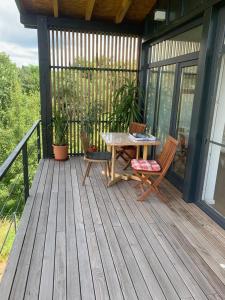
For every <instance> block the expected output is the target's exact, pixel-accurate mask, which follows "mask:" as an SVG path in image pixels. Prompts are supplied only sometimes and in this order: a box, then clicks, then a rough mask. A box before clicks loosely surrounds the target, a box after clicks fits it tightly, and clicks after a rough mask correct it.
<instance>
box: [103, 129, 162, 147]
mask: <svg viewBox="0 0 225 300" xmlns="http://www.w3.org/2000/svg"><path fill="white" fill-rule="evenodd" d="M101 136H102V139H103V141H104V142H105V143H106V145H108V146H145V145H147V146H157V145H160V141H159V140H155V141H135V140H134V139H132V137H131V136H130V134H129V133H124V132H107V133H102V134H101Z"/></svg>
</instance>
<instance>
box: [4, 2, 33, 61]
mask: <svg viewBox="0 0 225 300" xmlns="http://www.w3.org/2000/svg"><path fill="white" fill-rule="evenodd" d="M2 51H3V52H6V53H7V54H8V55H9V56H10V58H11V60H12V61H13V62H15V63H16V64H17V65H18V66H22V65H29V64H38V52H37V32H36V30H35V29H26V28H24V27H23V25H21V24H20V19H19V11H18V9H17V6H16V4H15V0H0V52H2Z"/></svg>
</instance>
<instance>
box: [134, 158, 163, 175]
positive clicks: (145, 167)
mask: <svg viewBox="0 0 225 300" xmlns="http://www.w3.org/2000/svg"><path fill="white" fill-rule="evenodd" d="M131 166H132V168H133V169H134V170H136V171H147V172H159V171H161V167H160V165H159V164H158V163H157V161H155V160H144V159H139V160H137V159H132V160H131Z"/></svg>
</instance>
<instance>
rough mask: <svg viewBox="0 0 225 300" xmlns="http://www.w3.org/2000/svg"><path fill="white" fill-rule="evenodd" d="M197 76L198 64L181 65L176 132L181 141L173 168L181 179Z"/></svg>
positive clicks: (184, 166) (183, 174)
mask: <svg viewBox="0 0 225 300" xmlns="http://www.w3.org/2000/svg"><path fill="white" fill-rule="evenodd" d="M188 64H192V62H189V63H188ZM196 76H197V65H182V64H181V65H180V71H179V77H180V86H179V85H178V87H177V88H178V90H179V93H178V103H177V108H176V116H175V119H176V125H175V134H174V136H175V137H176V138H177V139H178V141H179V146H178V149H177V152H176V155H175V159H174V162H173V166H172V170H173V172H174V173H175V174H176V175H177V176H179V177H180V178H181V179H184V177H185V169H186V162H187V155H188V144H189V133H190V127H191V117H192V110H193V101H194V96H195V85H196Z"/></svg>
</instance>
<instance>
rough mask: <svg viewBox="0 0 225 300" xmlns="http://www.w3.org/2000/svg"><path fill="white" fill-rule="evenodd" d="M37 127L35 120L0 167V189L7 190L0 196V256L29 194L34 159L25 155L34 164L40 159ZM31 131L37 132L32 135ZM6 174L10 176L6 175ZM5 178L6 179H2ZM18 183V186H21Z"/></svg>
mask: <svg viewBox="0 0 225 300" xmlns="http://www.w3.org/2000/svg"><path fill="white" fill-rule="evenodd" d="M40 126H41V121H40V120H38V121H36V122H35V123H34V124H33V126H32V127H31V128H30V130H29V131H28V132H27V133H26V134H25V136H24V137H23V139H22V140H21V141H20V142H19V144H18V145H17V146H16V147H15V149H14V150H13V151H12V152H11V154H10V155H9V156H8V158H7V159H6V160H5V161H4V163H3V164H2V165H1V166H0V189H1V188H5V187H7V189H8V191H7V196H5V197H3V196H2V199H0V233H1V230H2V232H3V227H4V234H1V240H0V255H1V254H2V251H3V248H4V246H5V244H6V242H7V239H8V236H9V234H10V231H11V230H12V228H14V230H15V232H16V229H17V220H18V215H19V214H21V210H22V209H23V207H24V204H25V203H26V200H27V198H28V196H29V189H30V183H31V174H29V166H30V165H31V164H32V167H33V164H34V161H32V162H29V158H30V157H31V156H32V158H33V160H34V159H35V161H36V163H37V164H38V162H39V160H40V159H41V137H40ZM34 132H36V133H37V135H36V137H35V135H34ZM28 142H29V145H28ZM28 146H29V149H28ZM29 163H30V164H29ZM15 165H17V166H15ZM12 168H14V173H13V176H12V174H9V173H10V169H12ZM15 170H16V171H15ZM33 171H34V170H33ZM32 175H33V174H32ZM7 176H9V177H10V176H11V177H10V178H7ZM12 177H15V178H12ZM6 179H7V181H6V182H4V180H6ZM11 183H13V184H11ZM20 183H21V184H20ZM7 185H8V186H7ZM20 185H22V187H21V186H20ZM2 194H4V193H2ZM0 197H1V193H0ZM12 199H14V201H15V203H13V204H14V205H12V204H11V205H12V208H10V209H9V207H10V205H9V203H10V201H11V202H12ZM22 199H23V200H22ZM19 210H20V212H19ZM17 214H18V215H17ZM5 224H6V226H5ZM5 227H6V228H5Z"/></svg>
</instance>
